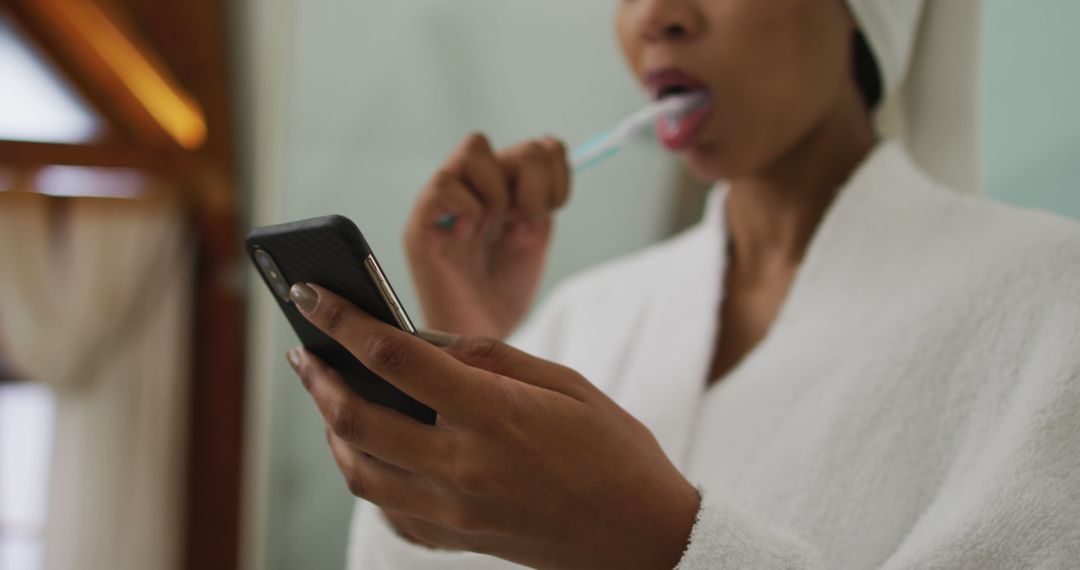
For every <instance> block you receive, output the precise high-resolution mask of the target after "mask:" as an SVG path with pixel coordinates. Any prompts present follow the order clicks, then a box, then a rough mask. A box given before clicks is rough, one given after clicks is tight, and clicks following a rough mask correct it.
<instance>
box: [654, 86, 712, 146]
mask: <svg viewBox="0 0 1080 570" xmlns="http://www.w3.org/2000/svg"><path fill="white" fill-rule="evenodd" d="M712 109H713V103H712V98H711V97H708V96H705V97H702V99H701V101H700V102H699V103H697V104H695V105H694V106H693V107H691V108H690V109H688V110H686V111H684V112H682V113H677V114H673V115H669V116H667V117H661V118H660V119H657V121H656V138H657V139H659V141H660V143H661V144H663V145H664V146H665V147H666V148H667V149H668V150H672V151H680V150H685V149H686V148H687V147H689V146H690V145H691V144H692V143H693V142H694V139H695V138H696V137H697V135H698V133H699V132H700V131H701V127H702V126H704V125H705V122H706V121H707V120H708V118H709V115H710V114H711V113H712Z"/></svg>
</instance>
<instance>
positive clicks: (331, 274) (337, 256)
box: [245, 216, 435, 425]
mask: <svg viewBox="0 0 1080 570" xmlns="http://www.w3.org/2000/svg"><path fill="white" fill-rule="evenodd" d="M245 245H246V249H247V252H248V257H249V258H250V259H251V262H252V263H253V264H255V268H256V271H258V263H257V262H256V260H255V251H256V250H257V249H262V250H264V251H266V252H267V253H268V254H270V256H271V257H273V258H274V261H275V262H276V263H277V265H278V269H279V270H280V271H281V274H282V275H283V276H284V277H285V279H286V280H287V282H288V283H289V284H293V283H315V284H318V285H321V286H323V287H325V288H327V289H329V290H331V291H333V292H335V293H337V294H338V295H341V296H342V297H344V298H345V299H348V300H349V301H350V302H352V303H353V304H354V305H356V306H357V307H360V308H361V309H363V310H364V311H366V312H367V313H368V314H370V315H372V316H374V317H375V318H377V319H379V320H381V321H383V322H385V323H387V324H389V325H392V326H394V327H397V328H400V327H398V325H397V322H396V321H395V320H394V315H393V313H392V312H391V310H390V308H389V307H388V306H387V304H386V302H385V301H384V300H383V298H382V296H381V295H380V294H379V290H378V288H377V287H376V285H375V283H374V281H373V280H372V278H371V276H370V275H369V274H368V272H367V269H366V268H365V267H364V260H365V259H366V258H367V257H368V256H369V255H372V252H371V248H370V247H368V244H367V241H366V240H365V239H364V236H363V234H361V233H360V230H359V229H358V228H357V227H356V224H354V223H353V222H352V221H351V220H349V219H348V218H346V217H344V216H324V217H321V218H312V219H309V220H301V221H298V222H292V223H287V224H280V225H275V226H268V227H263V228H257V229H255V230H253V231H252V232H251V233H250V234H248V237H247V239H246V240H245ZM258 273H259V276H260V277H261V278H262V279H263V282H264V283H266V287H267V289H268V290H269V291H270V293H271V294H272V295H274V299H275V300H277V303H278V306H280V307H281V310H282V311H283V312H284V313H285V316H286V317H287V318H288V319H289V324H291V325H292V328H293V330H294V331H295V332H296V336H298V337H299V338H300V342H301V343H302V344H303V345H304V347H305V348H306V349H307V350H308V351H310V352H311V353H312V354H314V355H316V356H318V357H319V358H321V359H322V360H323V361H324V362H326V363H327V364H328V365H329V366H330V367H332V368H334V369H335V370H337V371H338V373H339V374H341V377H342V378H343V379H344V380H345V382H346V383H347V384H348V385H349V387H351V388H352V389H353V390H355V391H356V392H358V393H359V394H360V395H361V396H363V397H364V398H365V399H366V400H369V401H371V402H375V403H377V404H380V405H383V406H386V407H388V408H393V409H395V410H397V411H399V412H401V413H403V414H406V415H408V416H411V417H412V418H415V419H416V420H419V421H421V422H424V423H426V424H432V425H433V424H434V423H435V411H434V410H432V409H431V408H429V407H427V406H425V405H424V404H421V403H420V402H417V401H416V400H414V399H413V398H411V397H409V396H408V395H406V394H405V393H404V392H402V391H401V390H398V389H397V388H395V387H394V386H393V385H391V384H390V383H388V382H386V381H385V380H383V379H382V378H380V377H378V376H377V375H375V373H373V372H371V371H370V370H368V369H367V368H366V367H365V366H364V365H363V364H361V363H360V361H359V360H357V359H356V357H355V356H353V355H352V353H350V352H349V351H348V350H346V349H345V347H343V346H341V345H340V344H338V342H337V341H335V340H334V339H332V338H330V337H329V336H327V335H326V334H325V333H323V332H322V331H321V330H319V329H318V328H316V327H315V326H314V325H312V324H311V323H310V322H308V320H307V319H306V318H304V316H303V315H302V314H300V311H299V309H297V308H296V306H295V305H294V304H293V303H291V302H286V301H285V300H284V299H282V298H281V297H279V296H278V295H276V294H274V291H273V288H272V286H271V284H270V282H269V280H268V279H267V278H266V276H264V275H263V274H262V271H258Z"/></svg>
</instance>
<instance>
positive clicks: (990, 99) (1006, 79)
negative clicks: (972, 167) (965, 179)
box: [983, 0, 1080, 218]
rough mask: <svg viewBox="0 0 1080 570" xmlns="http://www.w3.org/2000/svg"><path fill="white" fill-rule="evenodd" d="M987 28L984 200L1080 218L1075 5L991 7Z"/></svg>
mask: <svg viewBox="0 0 1080 570" xmlns="http://www.w3.org/2000/svg"><path fill="white" fill-rule="evenodd" d="M985 22H986V28H985V31H986V43H985V65H984V68H983V86H984V90H983V128H984V131H983V134H984V136H983V160H984V165H985V174H986V182H987V193H988V194H990V195H991V196H993V197H995V198H999V199H1002V200H1005V201H1007V202H1012V203H1015V204H1020V205H1024V206H1033V207H1039V208H1046V209H1051V210H1055V211H1057V212H1060V213H1062V214H1066V215H1070V216H1073V217H1076V218H1080V61H1078V60H1077V58H1078V56H1080V34H1078V33H1077V23H1080V2H1078V1H1076V0H1037V1H1017V0H989V1H988V3H987V10H986V18H985Z"/></svg>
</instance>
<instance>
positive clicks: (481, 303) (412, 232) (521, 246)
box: [405, 134, 570, 339]
mask: <svg viewBox="0 0 1080 570" xmlns="http://www.w3.org/2000/svg"><path fill="white" fill-rule="evenodd" d="M569 193H570V170H569V166H568V163H567V159H566V149H565V148H564V147H563V145H562V143H560V142H559V141H557V140H555V139H552V138H544V139H539V140H534V141H527V142H525V143H522V144H520V145H517V146H514V147H511V148H509V149H507V150H504V151H501V152H498V153H496V152H495V151H493V150H492V149H491V145H490V144H489V143H488V141H487V139H486V138H484V137H483V136H482V135H479V134H474V135H471V136H469V137H468V138H467V139H465V141H464V142H462V143H461V146H460V147H459V148H458V149H457V151H455V152H454V154H453V155H452V156H451V157H450V159H449V160H448V161H447V162H446V164H444V165H443V166H442V167H441V168H440V169H439V171H438V172H437V173H436V174H435V176H434V177H433V178H432V179H431V181H430V182H429V183H428V185H427V186H426V187H425V188H424V190H423V192H422V194H421V195H420V199H419V201H418V202H417V204H416V207H415V208H414V209H413V213H412V216H411V217H410V220H409V224H408V227H407V229H406V232H405V249H406V250H407V252H408V256H409V265H410V267H411V268H412V274H413V279H414V281H415V283H416V290H417V293H418V294H419V297H420V305H421V308H422V309H423V312H424V318H425V321H426V322H427V325H428V326H429V327H432V328H436V329H440V330H445V331H450V332H454V333H459V334H469V335H484V336H490V337H493V338H500V339H501V338H505V337H506V336H508V335H509V334H510V332H512V331H513V329H514V328H515V327H516V326H517V325H518V324H519V323H520V321H521V319H522V318H523V317H524V316H525V313H526V311H527V310H528V308H529V305H530V304H531V303H532V300H533V297H534V296H535V294H536V290H537V286H538V285H539V283H540V277H541V275H542V273H543V268H544V258H545V254H546V253H547V248H548V243H549V242H550V238H551V230H552V222H551V214H552V212H553V211H554V210H556V209H558V208H559V207H561V206H562V205H563V204H565V203H566V200H567V198H568V196H569Z"/></svg>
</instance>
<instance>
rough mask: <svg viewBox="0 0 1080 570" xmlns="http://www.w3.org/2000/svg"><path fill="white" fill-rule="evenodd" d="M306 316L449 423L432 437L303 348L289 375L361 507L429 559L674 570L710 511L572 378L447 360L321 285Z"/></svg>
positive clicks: (488, 356)
mask: <svg viewBox="0 0 1080 570" xmlns="http://www.w3.org/2000/svg"><path fill="white" fill-rule="evenodd" d="M293 298H294V300H295V301H296V303H297V305H298V306H299V307H300V309H301V311H302V312H303V313H304V315H305V316H306V317H307V318H308V319H309V320H310V321H311V322H312V323H314V324H315V325H316V326H317V327H319V328H320V329H321V330H323V331H324V332H326V333H327V334H329V335H330V336H332V337H333V338H334V339H336V340H337V341H338V342H340V343H341V344H342V345H343V346H345V347H346V348H348V349H349V350H350V351H351V352H352V353H353V354H354V355H355V356H356V357H357V358H358V359H359V360H360V361H361V362H363V363H364V365H366V366H367V367H368V368H370V369H371V370H372V371H374V372H375V373H377V374H378V375H379V376H381V377H382V378H385V379H386V380H387V381H388V382H390V383H391V384H393V385H395V386H397V387H398V388H400V389H401V390H402V391H404V392H405V393H407V394H409V395H410V396H412V397H414V398H416V399H417V400H419V401H421V402H424V403H425V404H427V405H429V406H431V407H432V408H434V409H436V410H438V412H439V415H438V421H437V424H436V425H434V426H428V425H425V424H421V423H419V422H416V421H414V420H413V419H411V418H408V417H406V416H404V415H402V414H400V413H398V412H396V411H393V410H390V409H388V408H384V407H382V406H378V405H376V404H372V403H369V402H367V401H365V400H363V399H362V398H360V397H359V396H358V395H357V394H355V393H354V392H352V391H350V390H349V389H348V388H347V387H346V385H345V384H344V383H343V382H342V380H341V378H340V377H339V376H338V375H337V373H335V372H334V371H333V370H332V369H330V368H328V367H327V366H326V365H325V364H323V363H322V362H320V361H319V360H318V359H316V358H315V357H314V356H313V355H311V354H309V353H307V352H305V351H303V350H302V349H294V350H293V351H290V354H289V360H290V363H292V365H293V367H294V368H295V369H296V371H297V373H298V375H299V376H300V378H301V379H302V380H303V383H304V386H305V387H306V388H307V389H308V391H309V392H310V393H311V396H312V398H313V399H314V400H315V403H316V405H317V406H318V408H319V410H320V411H321V412H322V414H323V417H324V418H325V419H326V425H327V428H328V437H329V440H330V445H331V448H332V450H333V454H334V457H335V459H336V460H337V463H338V466H339V467H340V469H341V472H342V473H343V474H344V476H345V480H346V482H347V483H348V487H349V489H350V490H351V491H352V492H353V494H355V495H357V496H359V497H361V498H364V499H366V500H368V501H371V502H372V503H375V504H377V505H379V506H380V507H382V509H383V510H384V511H385V512H386V513H387V514H388V515H390V517H391V518H392V520H393V521H394V522H395V524H396V526H397V527H398V530H399V531H400V532H401V533H402V534H404V535H405V536H407V537H409V538H411V539H413V540H414V541H416V542H420V543H422V544H426V545H430V546H434V547H438V548H446V549H453V550H469V551H474V552H482V553H487V554H492V555H495V556H499V557H501V558H504V559H507V560H511V561H513V562H517V563H520V564H525V565H528V566H533V567H539V568H657V569H660V568H672V567H673V566H674V565H675V564H676V563H677V562H678V560H679V557H680V556H681V553H682V551H683V549H684V548H685V546H686V542H687V540H688V537H689V535H690V529H691V527H692V525H693V521H694V516H695V515H696V512H697V509H698V506H699V502H700V497H699V496H698V493H697V490H696V489H695V488H694V487H693V486H692V485H690V483H689V482H687V480H686V479H685V478H684V477H683V476H682V475H681V474H680V473H679V471H678V470H677V469H676V468H675V467H674V466H673V465H672V464H671V462H670V461H669V460H668V458H667V457H666V456H665V455H664V452H663V451H662V450H661V449H660V446H659V445H658V444H657V442H656V440H655V438H654V437H653V436H652V434H651V433H650V432H649V431H648V429H646V428H645V427H644V426H643V425H642V424H641V423H640V422H638V421H637V420H635V419H634V418H633V417H631V416H630V415H629V414H628V413H626V411H624V410H623V409H622V408H620V407H619V406H617V405H616V404H615V403H614V402H612V401H611V400H610V399H609V398H607V397H606V396H605V395H604V394H603V393H601V392H600V391H599V390H597V389H596V388H595V387H594V386H592V384H590V383H589V382H588V381H586V380H585V379H584V378H582V377H581V376H580V375H579V374H577V373H576V372H574V371H573V370H570V369H568V368H565V367H562V366H559V365H557V364H553V363H551V362H547V361H545V360H541V359H538V358H534V357H532V356H529V355H527V354H524V353H522V352H519V351H517V350H514V349H512V348H510V347H508V346H506V345H504V344H502V343H501V342H498V341H495V340H491V339H485V338H459V339H454V338H449V339H448V340H447V341H446V342H445V343H444V344H447V346H445V347H444V348H438V347H436V346H433V345H432V344H429V343H427V342H425V341H423V340H421V339H419V338H416V337H414V336H411V335H409V334H407V333H404V332H402V331H400V330H398V329H396V328H393V327H390V326H387V325H386V324H384V323H382V322H381V321H378V320H376V319H374V318H372V317H370V316H368V315H367V314H366V313H363V312H361V311H360V310H359V309H357V308H356V307H354V306H353V305H351V304H349V303H348V302H346V301H345V300H343V299H341V298H340V297H338V296H337V295H335V294H333V293H331V292H329V291H327V290H325V289H322V288H320V287H317V286H311V287H306V286H303V285H298V286H295V287H294V297H293Z"/></svg>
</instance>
